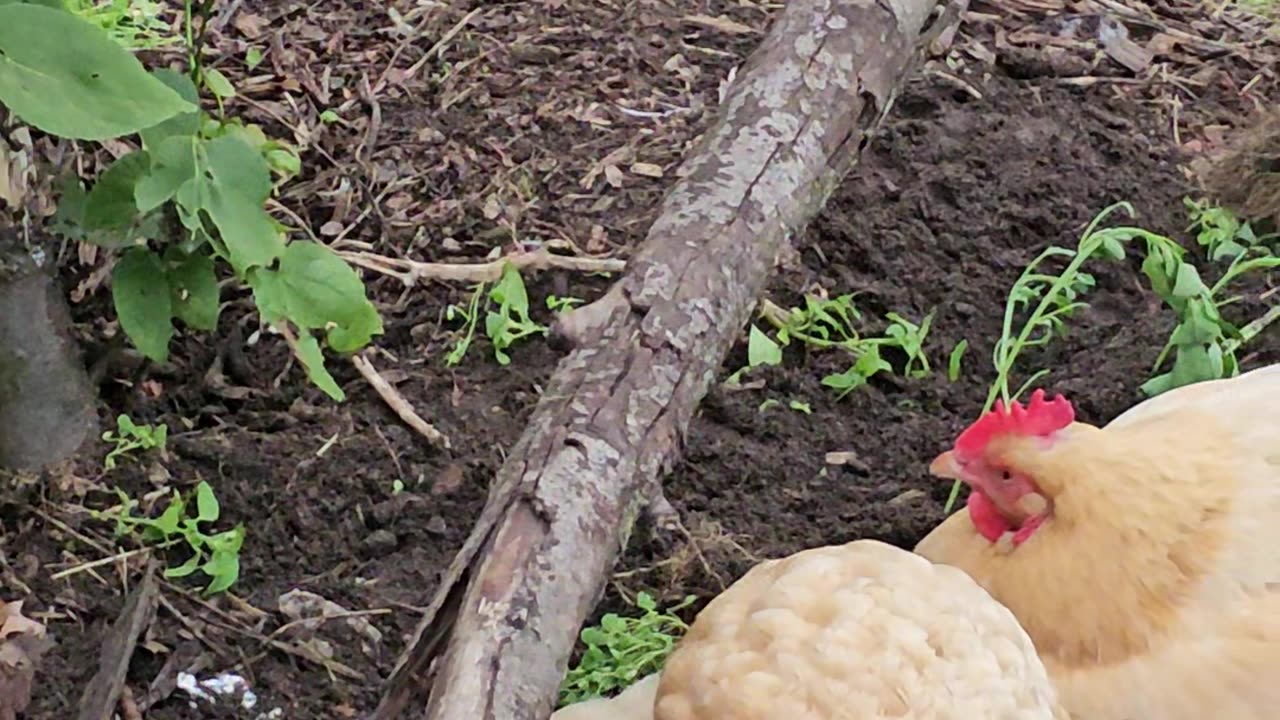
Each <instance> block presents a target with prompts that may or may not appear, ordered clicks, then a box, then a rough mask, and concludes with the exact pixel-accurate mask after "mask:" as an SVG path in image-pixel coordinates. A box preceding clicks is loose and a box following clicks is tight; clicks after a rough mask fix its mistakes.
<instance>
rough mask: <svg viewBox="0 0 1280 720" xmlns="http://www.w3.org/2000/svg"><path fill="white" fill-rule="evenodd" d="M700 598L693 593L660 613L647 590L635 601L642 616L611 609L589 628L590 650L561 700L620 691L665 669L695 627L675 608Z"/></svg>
mask: <svg viewBox="0 0 1280 720" xmlns="http://www.w3.org/2000/svg"><path fill="white" fill-rule="evenodd" d="M696 599H697V598H696V597H695V596H693V595H689V596H687V597H685V599H684V600H683V601H681V602H680V603H679V604H677V605H673V606H671V607H669V608H667V609H666V610H665V611H663V612H659V611H658V604H657V602H655V601H654V599H653V597H651V596H650V595H649V594H648V593H643V592H642V593H640V594H639V595H638V596H637V597H636V603H635V606H636V608H638V609H640V610H642V611H643V612H642V614H641V615H640V616H639V617H622V616H621V615H617V614H614V613H609V614H607V615H605V616H604V617H602V618H601V619H600V624H599V625H597V626H595V627H589V628H583V630H582V635H581V638H582V642H583V644H584V645H586V649H585V650H584V651H583V653H582V657H581V659H579V660H578V664H577V665H575V666H574V667H573V668H572V669H570V670H569V673H568V675H566V676H565V680H564V684H563V685H561V686H560V705H561V706H564V705H571V704H573V703H578V702H582V701H583V700H590V699H591V698H595V697H603V696H606V695H609V694H612V693H615V692H617V691H619V690H622V689H624V688H626V687H628V686H630V685H631V684H632V683H634V682H635V681H637V680H639V679H640V678H642V677H645V676H647V675H649V674H651V673H654V672H657V671H659V670H661V669H662V663H663V662H664V661H665V660H666V659H667V656H668V655H670V654H671V651H672V649H674V648H675V644H676V640H678V639H679V638H680V636H681V635H683V634H684V633H685V632H686V631H687V630H688V629H689V626H688V625H686V624H685V622H684V621H683V620H681V619H680V618H679V617H678V616H677V615H676V614H675V613H676V612H677V611H679V610H683V609H684V608H686V607H688V606H689V605H691V604H693V602H694V601H695V600H696Z"/></svg>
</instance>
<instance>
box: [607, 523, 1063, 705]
mask: <svg viewBox="0 0 1280 720" xmlns="http://www.w3.org/2000/svg"><path fill="white" fill-rule="evenodd" d="M602 717H603V716H602ZM654 717H655V720H781V719H785V720H879V719H881V718H886V719H887V718H897V719H899V720H926V719H927V720H973V719H974V718H983V719H984V720H1065V718H1066V715H1065V714H1064V713H1062V711H1061V710H1060V708H1058V706H1057V702H1056V696H1055V692H1054V690H1053V688H1052V686H1051V685H1050V683H1049V679H1048V677H1047V674H1046V672H1045V669H1044V667H1043V665H1042V664H1041V663H1040V661H1039V658H1038V657H1037V656H1036V652H1035V648H1034V647H1033V646H1032V644H1031V641H1030V639H1029V638H1028V637H1027V634H1026V633H1025V632H1024V631H1023V630H1022V628H1021V627H1020V626H1019V625H1018V623H1017V621H1016V620H1015V619H1014V618H1013V615H1012V614H1011V613H1010V612H1009V611H1008V610H1007V609H1006V608H1005V607H1004V606H1002V605H1000V604H999V603H997V602H995V601H994V600H992V599H991V597H990V596H989V595H988V594H987V593H986V591H984V590H983V589H982V588H981V587H979V586H978V585H977V584H976V583H974V582H973V580H972V579H971V578H969V577H968V576H967V575H965V574H964V573H963V572H961V571H959V570H956V569H955V568H951V567H946V566H940V565H934V564H932V563H930V562H929V561H927V560H925V559H924V558H922V557H920V556H918V555H915V554H913V553H910V552H907V551H905V550H901V549H898V548H895V547H893V546H890V545H886V544H884V543H880V542H876V541H871V540H861V541H857V542H852V543H849V544H846V545H841V546H832V547H823V548H816V549H812V550H806V551H803V552H800V553H797V554H795V555H792V556H790V557H787V558H784V559H782V560H774V561H769V562H765V563H762V564H760V565H758V566H756V567H755V568H753V569H752V570H751V571H750V572H748V573H747V574H746V575H745V576H743V577H742V579H740V580H739V581H738V582H736V583H734V584H733V585H732V586H731V587H730V588H729V589H728V590H726V591H725V592H724V593H723V594H721V595H720V596H719V597H717V598H716V599H715V600H713V601H712V602H711V603H710V604H709V605H708V606H707V607H706V609H704V610H703V611H702V613H700V614H699V615H698V618H697V620H696V621H695V622H694V624H693V626H692V627H691V628H690V630H689V633H688V634H687V635H686V636H685V637H684V638H683V639H682V640H681V642H680V644H679V646H678V647H677V648H676V650H675V652H674V653H673V654H672V655H671V657H670V658H669V659H668V660H667V663H666V665H665V667H664V669H663V672H662V677H661V681H660V685H659V687H658V692H657V700H656V704H655V713H654Z"/></svg>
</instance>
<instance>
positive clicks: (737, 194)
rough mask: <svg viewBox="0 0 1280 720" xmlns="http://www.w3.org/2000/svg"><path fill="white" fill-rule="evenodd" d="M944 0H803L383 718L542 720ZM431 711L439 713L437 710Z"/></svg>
mask: <svg viewBox="0 0 1280 720" xmlns="http://www.w3.org/2000/svg"><path fill="white" fill-rule="evenodd" d="M933 5H934V0H895V2H885V3H880V2H872V1H871V0H792V2H789V3H786V5H785V9H783V10H782V11H781V12H780V14H779V16H778V20H777V21H776V22H775V24H774V26H773V28H772V29H771V30H770V32H769V34H768V35H767V36H766V38H765V39H764V41H763V42H762V44H761V46H760V47H759V48H758V49H757V50H756V51H755V53H753V54H752V56H751V57H750V58H749V59H748V61H747V62H746V63H745V64H744V65H743V66H742V69H741V71H740V72H739V73H738V76H737V79H736V80H735V81H734V82H733V84H732V85H731V86H730V88H729V91H728V92H727V94H726V97H725V99H724V104H723V107H722V108H721V111H720V116H719V118H718V120H717V121H716V122H715V124H714V125H712V126H711V127H710V128H708V130H707V132H706V133H705V134H704V135H703V136H702V139H701V140H700V142H699V144H698V146H697V147H696V148H695V149H694V150H693V152H692V153H691V154H690V156H689V157H688V158H687V159H686V160H685V162H684V163H683V166H682V167H681V169H680V170H679V171H678V173H677V176H678V177H679V178H680V180H679V181H678V182H676V184H675V185H674V187H672V188H671V190H670V192H669V193H668V194H667V196H666V199H665V200H664V202H663V206H662V209H661V212H660V214H659V216H658V218H657V220H655V221H654V223H653V226H652V227H651V228H650V230H649V235H648V237H647V239H646V240H645V242H644V244H643V245H642V246H641V247H640V248H639V249H638V250H637V252H636V254H635V255H634V257H633V258H632V259H631V260H630V261H629V262H628V263H627V267H626V273H625V274H624V275H623V277H622V278H621V279H620V280H619V281H618V283H617V284H616V285H615V286H614V288H613V289H611V290H610V291H609V293H608V294H607V295H606V298H607V299H606V300H605V301H604V302H605V303H606V305H605V306H604V307H605V310H604V311H603V312H601V311H599V309H598V308H596V309H592V308H591V306H587V308H584V309H580V310H578V311H575V312H576V313H577V316H578V319H577V322H576V323H568V324H567V325H572V327H566V328H565V332H563V333H562V334H563V335H564V337H565V338H567V339H570V340H572V341H573V342H574V343H575V347H574V349H573V351H572V352H570V353H569V354H568V355H567V356H566V357H565V358H564V359H563V360H562V361H561V362H560V365H559V367H558V368H557V369H556V373H555V374H554V375H553V376H552V378H551V380H550V382H549V383H548V385H547V387H546V390H545V391H544V392H543V395H542V398H541V400H540V401H539V403H538V406H537V407H536V408H535V410H534V413H533V416H532V417H531V418H530V420H529V425H528V428H527V429H526V431H525V433H524V434H523V436H522V437H521V438H520V440H519V441H518V442H517V443H516V444H515V446H514V447H513V448H511V451H510V455H509V456H508V458H507V460H506V462H505V463H504V464H503V466H502V468H501V469H500V470H499V471H498V475H497V477H496V478H495V480H494V482H493V484H492V486H491V488H490V492H489V499H488V502H487V503H486V505H485V508H484V510H483V511H482V513H481V515H480V518H479V519H478V520H477V522H476V525H475V528H474V530H473V531H472V534H471V536H470V537H469V538H468V539H467V541H466V543H465V544H464V545H463V548H462V550H461V551H460V552H459V553H458V556H457V557H456V558H455V559H454V562H453V564H452V565H451V566H450V568H449V570H448V571H447V573H446V574H445V576H444V577H443V578H442V579H441V583H440V586H439V588H438V590H437V592H436V594H435V597H434V599H433V600H432V602H431V604H430V605H429V606H428V608H427V612H426V614H425V617H424V619H423V621H422V624H421V625H419V627H418V630H417V633H416V637H415V638H414V640H413V642H412V643H411V645H410V647H409V649H408V650H407V651H406V653H405V655H404V656H403V657H402V658H401V660H400V662H399V664H398V665H397V667H396V669H395V671H394V672H393V674H392V676H391V678H390V679H389V680H388V683H387V685H386V687H385V691H384V695H383V698H382V702H381V703H380V705H379V707H378V708H377V710H376V711H375V713H374V717H375V718H376V719H377V720H392V719H393V718H399V717H400V716H401V715H402V714H403V713H404V712H405V711H412V712H413V714H414V717H425V718H428V719H429V720H542V719H544V718H546V717H547V716H548V715H549V714H550V713H551V709H552V707H553V705H554V702H555V698H556V694H557V690H558V688H559V686H560V682H561V679H562V678H563V675H564V670H565V665H566V663H567V661H568V659H569V655H570V651H571V650H572V648H573V644H574V641H575V640H576V638H577V635H578V630H579V627H580V626H581V623H582V619H583V618H584V617H585V616H586V615H587V613H589V612H590V611H591V610H592V608H593V607H594V606H595V605H596V603H597V602H598V601H599V598H600V595H601V593H602V592H603V590H604V587H605V583H606V582H607V578H608V577H609V574H610V572H611V571H612V569H613V565H614V563H615V561H616V560H617V558H618V555H619V553H620V552H621V550H622V549H623V548H624V547H625V546H626V543H627V539H628V537H629V535H630V533H631V530H632V527H633V524H634V522H635V520H636V518H637V517H638V516H639V515H640V514H641V513H643V512H644V510H645V508H646V507H647V506H648V505H649V503H650V502H651V499H652V498H653V497H655V491H656V488H657V487H658V483H659V482H660V477H661V474H662V473H663V472H664V471H665V470H666V469H668V468H669V467H670V466H671V464H672V463H673V462H674V461H675V460H676V458H677V456H678V454H679V450H680V444H681V438H682V437H683V436H684V434H685V432H686V431H687V430H688V427H689V422H690V420H691V419H692V417H693V415H694V412H695V410H696V408H697V406H698V403H699V402H700V401H701V399H702V397H703V396H704V395H705V394H706V391H707V388H708V386H709V385H710V383H711V381H712V380H713V379H714V377H715V374H716V371H717V370H718V369H719V368H720V366H721V364H722V363H723V360H724V357H725V355H726V354H727V353H728V350H729V348H730V347H731V346H732V344H733V343H734V341H735V340H736V339H737V338H738V337H739V336H740V335H741V331H742V326H743V324H744V323H745V322H746V321H747V320H748V318H749V317H750V313H751V309H752V307H753V306H754V305H755V302H756V299H757V298H758V297H759V296H760V295H761V293H762V291H763V289H764V287H765V284H766V283H767V281H768V279H769V276H770V275H771V271H772V269H773V267H774V260H775V258H777V257H778V254H779V251H780V250H781V249H782V248H783V247H784V246H785V244H786V243H787V242H788V240H789V239H790V238H791V237H793V236H794V235H795V234H796V233H798V232H800V231H801V230H802V229H803V228H804V226H805V225H806V224H807V223H808V222H809V220H810V219H812V217H813V216H814V214H816V212H817V211H818V209H819V208H820V207H822V205H823V204H824V203H825V202H826V200H827V197H828V196H829V195H830V193H831V191H832V190H833V189H834V188H835V187H836V185H837V184H838V183H839V182H840V180H841V179H842V178H843V177H844V175H845V174H846V173H847V172H848V170H849V169H850V168H851V167H853V165H854V164H855V163H856V162H857V159H858V155H859V153H860V152H861V150H862V148H863V147H865V146H866V144H867V143H868V142H869V140H870V138H871V136H872V135H873V134H874V132H875V131H876V129H877V128H878V127H879V125H880V123H881V121H882V120H883V118H884V116H885V115H886V114H887V113H888V111H889V108H890V107H891V106H892V104H893V99H894V96H895V93H896V86H897V83H898V81H899V78H900V77H901V76H902V75H903V74H904V73H905V72H906V71H907V69H908V67H909V66H911V65H912V64H913V60H914V59H915V56H916V43H917V40H918V39H919V37H920V30H921V28H922V27H923V25H924V23H925V19H926V18H927V17H928V15H929V13H930V11H931V9H932V7H933ZM424 706H425V713H424V712H423V707H424Z"/></svg>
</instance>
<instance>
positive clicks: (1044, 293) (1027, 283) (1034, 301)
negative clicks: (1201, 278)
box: [944, 202, 1182, 513]
mask: <svg viewBox="0 0 1280 720" xmlns="http://www.w3.org/2000/svg"><path fill="white" fill-rule="evenodd" d="M1118 209H1123V210H1125V212H1127V213H1128V214H1129V216H1130V217H1132V216H1133V215H1134V211H1133V206H1131V205H1130V204H1129V203H1124V202H1122V203H1116V204H1115V205H1112V206H1110V207H1108V208H1106V209H1105V210H1103V211H1102V212H1100V213H1098V215H1097V216H1096V217H1095V218H1094V219H1093V220H1092V221H1091V222H1090V223H1089V225H1088V227H1087V228H1085V231H1084V234H1083V235H1082V236H1081V238H1080V242H1079V243H1078V244H1077V245H1076V248H1075V249H1074V250H1072V249H1068V248H1063V247H1058V246H1050V247H1048V248H1046V249H1045V250H1044V251H1043V252H1041V253H1040V254H1039V255H1038V256H1037V257H1036V258H1035V259H1034V260H1032V261H1031V263H1030V264H1029V265H1027V267H1026V269H1024V270H1023V271H1022V274H1021V275H1019V276H1018V279H1017V280H1016V281H1015V282H1014V284H1013V287H1012V288H1011V289H1010V291H1009V296H1008V298H1007V299H1006V301H1005V308H1004V321H1003V324H1002V327H1001V332H1000V338H999V339H998V340H997V341H996V344H995V348H994V349H993V350H992V353H991V361H992V365H994V367H995V370H996V377H995V379H994V380H993V381H992V383H991V386H990V388H989V389H988V391H987V399H986V402H985V403H984V404H983V407H982V412H981V413H980V414H985V413H986V412H988V411H989V410H991V408H992V407H994V405H995V403H996V400H1001V401H1003V403H1004V404H1005V405H1008V404H1009V403H1010V402H1011V401H1013V400H1016V399H1017V398H1018V397H1019V396H1020V395H1022V393H1024V392H1026V390H1027V388H1028V387H1030V386H1031V384H1032V383H1034V382H1036V381H1037V380H1039V379H1040V378H1042V377H1044V376H1045V375H1047V374H1048V372H1049V371H1048V370H1045V369H1040V370H1037V371H1035V372H1033V373H1032V374H1031V376H1030V377H1029V378H1027V380H1026V381H1025V382H1023V383H1022V385H1020V386H1019V387H1018V389H1017V390H1016V391H1013V390H1011V386H1010V378H1011V375H1012V373H1013V367H1014V363H1015V361H1016V360H1017V359H1018V356H1019V355H1020V354H1021V353H1022V351H1023V350H1025V349H1027V348H1030V347H1039V346H1043V345H1045V344H1047V343H1048V342H1050V340H1052V339H1053V338H1054V337H1059V336H1061V335H1062V334H1063V333H1065V332H1066V320H1067V319H1068V318H1070V317H1071V316H1072V315H1073V314H1074V313H1075V312H1076V311H1077V310H1079V309H1081V308H1084V307H1087V303H1085V302H1083V301H1082V300H1081V299H1080V298H1081V297H1082V296H1083V295H1084V294H1085V293H1086V292H1087V291H1088V290H1089V289H1091V288H1092V287H1093V285H1094V279H1093V277H1092V276H1091V275H1089V274H1088V273H1085V272H1084V271H1083V270H1082V269H1081V268H1082V267H1083V266H1084V264H1085V262H1087V261H1088V260H1089V259H1090V258H1092V257H1093V256H1095V255H1102V256H1103V257H1105V258H1108V259H1111V260H1117V261H1118V260H1123V259H1124V258H1125V253H1126V245H1127V244H1128V243H1129V242H1131V241H1132V240H1135V239H1141V240H1144V241H1145V242H1146V246H1147V255H1148V256H1151V255H1153V254H1162V253H1164V254H1167V253H1173V252H1179V253H1180V252H1181V251H1182V250H1181V248H1179V247H1178V245H1177V243H1175V242H1173V241H1172V240H1170V239H1169V238H1166V237H1163V236H1160V235H1156V234H1155V233H1151V232H1148V231H1146V230H1143V229H1141V228H1136V227H1112V228H1106V229H1103V230H1099V229H1098V225H1099V224H1100V223H1101V222H1102V221H1103V220H1104V219H1105V218H1106V217H1107V216H1108V215H1110V214H1111V213H1113V212H1115V211H1116V210H1118ZM1050 258H1063V259H1068V262H1067V266H1066V268H1064V269H1063V270H1062V272H1061V273H1059V274H1057V275H1052V274H1048V273H1045V272H1042V271H1041V270H1040V266H1041V265H1042V264H1043V263H1044V262H1045V261H1047V260H1049V259H1050ZM1028 308H1031V313H1030V315H1028V316H1027V318H1026V320H1025V321H1023V323H1022V326H1021V328H1020V329H1018V330H1017V331H1016V332H1015V330H1014V319H1015V316H1017V315H1018V314H1019V312H1020V311H1025V310H1027V309H1028ZM959 494H960V482H959V481H957V482H956V483H955V484H954V485H952V487H951V495H950V497H948V498H947V504H946V506H945V508H944V511H945V512H948V513H949V512H951V508H952V506H954V504H955V501H956V498H957V497H958V496H959Z"/></svg>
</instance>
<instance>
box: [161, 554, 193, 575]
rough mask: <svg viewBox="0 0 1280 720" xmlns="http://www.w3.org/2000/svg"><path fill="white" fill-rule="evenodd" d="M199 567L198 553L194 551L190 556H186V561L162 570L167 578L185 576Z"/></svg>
mask: <svg viewBox="0 0 1280 720" xmlns="http://www.w3.org/2000/svg"><path fill="white" fill-rule="evenodd" d="M199 569H200V554H199V553H195V554H193V555H192V556H191V557H189V558H187V561H186V562H184V563H182V564H181V565H179V566H178V567H171V568H167V569H166V570H165V571H164V576H165V577H168V578H180V577H187V576H188V575H190V574H191V573H193V572H195V571H196V570H199Z"/></svg>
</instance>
